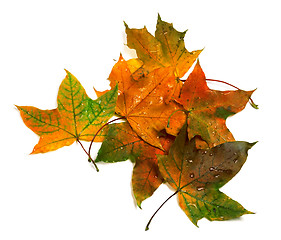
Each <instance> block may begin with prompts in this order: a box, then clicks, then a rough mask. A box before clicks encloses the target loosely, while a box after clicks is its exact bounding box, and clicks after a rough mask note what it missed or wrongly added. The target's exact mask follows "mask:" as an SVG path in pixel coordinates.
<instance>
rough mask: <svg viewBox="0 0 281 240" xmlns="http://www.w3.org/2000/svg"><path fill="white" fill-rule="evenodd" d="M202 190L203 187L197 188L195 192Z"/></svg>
mask: <svg viewBox="0 0 281 240" xmlns="http://www.w3.org/2000/svg"><path fill="white" fill-rule="evenodd" d="M204 189H205V188H204V187H197V191H202V190H204Z"/></svg>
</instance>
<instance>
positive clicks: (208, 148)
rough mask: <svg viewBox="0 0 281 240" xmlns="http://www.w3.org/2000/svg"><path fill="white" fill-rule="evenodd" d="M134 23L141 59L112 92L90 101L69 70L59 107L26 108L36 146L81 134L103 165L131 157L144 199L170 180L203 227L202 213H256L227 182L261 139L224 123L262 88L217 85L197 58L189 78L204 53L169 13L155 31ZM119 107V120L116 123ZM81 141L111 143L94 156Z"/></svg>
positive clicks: (122, 63) (127, 65) (117, 75)
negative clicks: (188, 44)
mask: <svg viewBox="0 0 281 240" xmlns="http://www.w3.org/2000/svg"><path fill="white" fill-rule="evenodd" d="M125 26H126V33H127V45H128V47H130V48H132V49H135V50H136V53H137V56H138V58H137V59H130V60H128V61H126V60H124V59H123V57H122V56H120V58H119V61H118V62H117V63H116V64H115V65H114V67H113V69H112V71H111V73H110V76H109V81H110V87H111V89H110V90H108V91H105V92H98V91H96V93H97V95H98V99H96V100H92V99H90V98H89V97H88V96H87V94H86V92H85V90H84V88H83V87H82V85H81V84H80V83H79V82H78V80H77V79H76V78H75V77H74V76H73V75H72V74H71V73H69V72H68V71H67V76H66V78H65V79H64V80H63V82H62V84H61V86H60V88H59V92H58V97H57V103H58V107H57V108H56V109H53V110H40V109H38V108H35V107H23V106H17V108H18V109H19V110H20V113H21V116H22V119H23V121H24V123H25V124H26V125H27V126H28V127H29V128H30V129H31V130H32V131H34V132H35V133H36V134H38V135H39V136H40V140H39V142H38V144H37V145H36V146H35V147H34V149H33V152H32V153H45V152H49V151H52V150H56V149H58V148H61V147H63V146H67V145H71V144H72V143H74V142H75V141H76V142H78V143H79V144H81V146H82V148H83V150H84V151H85V152H86V153H87V154H88V156H89V159H90V161H92V162H93V164H95V166H96V168H97V165H96V163H98V162H110V163H112V162H120V161H125V160H127V159H130V160H131V161H132V162H133V163H135V165H134V169H133V175H132V187H133V192H134V196H135V199H136V202H137V204H138V206H139V207H140V206H141V203H142V201H143V200H145V199H146V198H148V197H150V196H151V195H152V194H153V192H154V191H155V190H156V189H157V188H158V187H159V186H160V185H161V184H162V183H163V182H167V183H169V184H170V185H171V186H172V187H173V188H174V189H175V190H176V192H175V194H178V197H179V205H180V207H181V208H182V209H183V211H184V212H185V213H186V215H187V216H188V217H189V218H190V220H191V221H192V222H193V223H194V224H195V225H197V221H198V220H199V219H201V218H203V217H206V218H207V219H209V220H225V219H232V218H236V217H239V216H241V215H243V214H247V213H250V212H249V211H247V210H246V209H244V208H243V207H242V206H241V205H240V204H239V203H237V202H236V201H234V200H232V199H230V198H229V197H228V196H226V195H225V194H223V193H222V192H220V191H219V188H220V187H222V186H223V185H224V184H225V183H227V182H228V181H229V180H230V179H231V178H232V177H233V176H235V175H236V174H237V172H238V171H239V170H240V168H241V167H242V165H243V164H244V162H245V161H246V158H247V152H248V150H249V149H250V148H251V147H252V146H253V144H251V143H247V142H236V141H235V139H234V137H233V135H232V134H231V132H230V131H229V130H228V128H227V127H226V124H225V121H226V119H227V117H229V116H231V115H233V114H235V113H237V112H239V111H241V110H243V109H244V107H245V105H246V104H247V102H248V101H249V99H250V97H251V95H252V93H253V91H243V90H236V91H217V90H211V89H209V88H208V86H207V83H206V78H205V75H204V73H203V71H202V69H201V67H200V65H199V62H198V61H197V62H196V63H195V66H194V69H193V71H192V72H191V74H190V75H189V76H188V78H187V79H186V80H185V81H184V80H182V79H181V78H182V77H183V76H184V75H185V74H186V73H187V71H188V70H189V69H190V68H191V67H192V65H193V64H194V62H195V61H196V59H197V58H198V55H199V54H200V52H201V50H198V51H193V52H188V51H187V50H186V48H185V45H184V36H185V32H178V31H176V30H175V29H174V28H173V26H172V24H169V23H166V22H164V21H162V20H161V18H160V17H158V22H157V27H156V32H155V36H152V35H151V34H150V33H149V32H148V31H147V29H146V28H143V29H130V28H129V27H128V26H127V25H126V24H125ZM114 114H116V115H117V116H118V117H119V118H118V119H119V121H115V120H113V121H112V120H111V121H110V122H108V121H109V120H110V119H111V118H112V117H113V116H114ZM120 119H122V120H121V121H120ZM114 121H115V122H114ZM109 123H110V124H109ZM81 141H95V142H101V141H102V145H101V148H100V150H99V152H98V155H97V158H96V159H95V160H93V159H91V155H90V150H89V151H86V150H85V148H84V147H83V145H82V143H81ZM91 145H92V142H91ZM97 170H98V168H97Z"/></svg>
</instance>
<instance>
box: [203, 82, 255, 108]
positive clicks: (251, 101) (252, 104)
mask: <svg viewBox="0 0 281 240" xmlns="http://www.w3.org/2000/svg"><path fill="white" fill-rule="evenodd" d="M206 81H210V82H219V83H223V84H226V85H228V86H231V87H233V88H236V89H237V90H241V89H240V88H238V87H236V86H234V85H232V84H230V83H228V82H225V81H221V80H216V79H206ZM249 100H250V104H251V106H252V107H253V108H255V109H258V105H257V104H255V103H254V101H253V99H252V98H251V97H250V98H249Z"/></svg>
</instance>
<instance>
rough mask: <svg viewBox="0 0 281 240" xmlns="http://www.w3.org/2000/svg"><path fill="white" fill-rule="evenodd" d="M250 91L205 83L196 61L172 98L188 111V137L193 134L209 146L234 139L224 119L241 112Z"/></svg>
mask: <svg viewBox="0 0 281 240" xmlns="http://www.w3.org/2000/svg"><path fill="white" fill-rule="evenodd" d="M253 92H254V91H243V90H236V91H217V90H211V89H209V87H208V86H207V83H206V78H205V74H204V72H203V70H202V68H201V67H200V64H199V62H197V64H196V65H195V68H194V70H193V71H192V73H191V74H190V75H189V76H188V78H187V80H186V81H185V83H184V85H183V87H182V90H181V94H180V96H179V97H175V100H176V101H177V102H178V103H180V104H182V105H183V107H184V108H185V109H186V110H187V112H188V137H189V139H192V138H193V137H195V136H196V135H198V136H200V137H201V138H202V139H203V140H204V141H206V142H207V143H208V145H209V147H212V146H216V145H218V144H221V143H224V142H229V141H234V137H233V135H232V134H231V132H230V131H229V130H228V128H227V127H226V124H225V122H226V119H227V118H228V117H229V116H231V115H234V114H235V113H238V112H240V111H242V110H243V109H244V108H245V106H246V104H247V102H248V101H249V99H250V97H251V95H252V93H253Z"/></svg>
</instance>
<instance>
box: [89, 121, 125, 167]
mask: <svg viewBox="0 0 281 240" xmlns="http://www.w3.org/2000/svg"><path fill="white" fill-rule="evenodd" d="M120 119H125V117H119V118H115V119H113V120H111V121H109V122H107V123H105V124H104V125H102V126H101V128H100V129H99V130H98V131H97V132H96V134H95V135H94V137H93V139H92V141H91V143H90V146H89V150H88V152H87V155H88V156H89V162H92V163H93V164H94V165H95V166H96V164H95V162H94V160H93V159H92V157H91V148H92V145H93V142H94V141H95V138H96V136H97V135H98V134H99V133H100V131H101V130H102V129H103V128H104V127H105V126H107V125H109V124H110V123H113V122H115V121H117V120H120ZM85 151H86V150H85Z"/></svg>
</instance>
